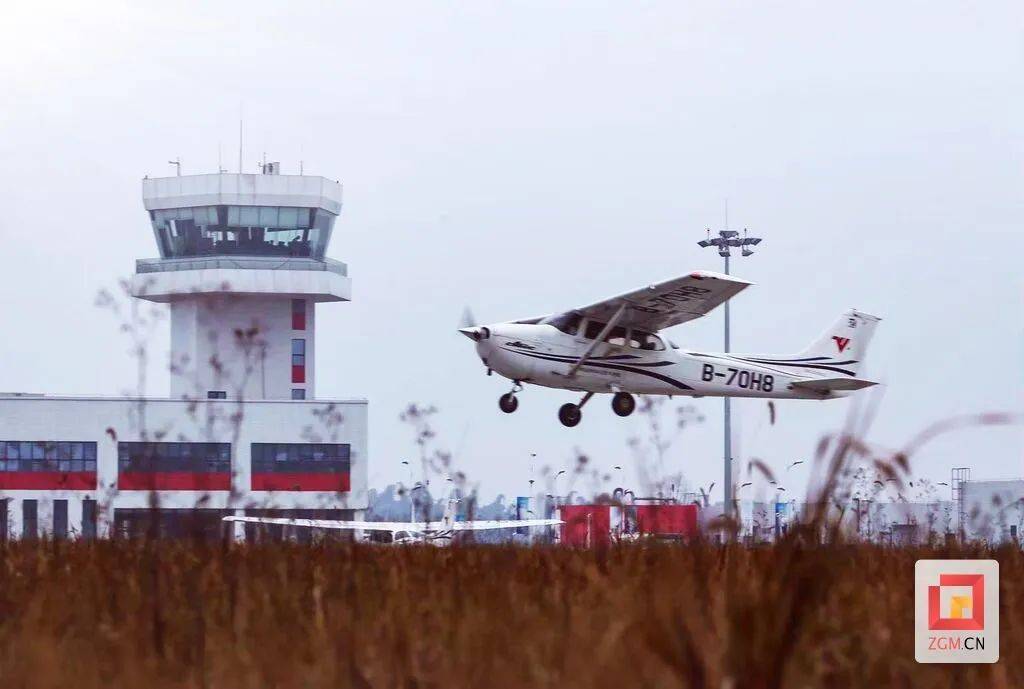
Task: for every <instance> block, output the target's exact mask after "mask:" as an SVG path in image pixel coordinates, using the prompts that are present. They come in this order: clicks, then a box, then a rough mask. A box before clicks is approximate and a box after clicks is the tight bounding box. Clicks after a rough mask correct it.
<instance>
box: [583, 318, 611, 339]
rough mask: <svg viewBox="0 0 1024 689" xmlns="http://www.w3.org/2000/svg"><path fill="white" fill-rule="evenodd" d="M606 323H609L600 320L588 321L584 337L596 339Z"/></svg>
mask: <svg viewBox="0 0 1024 689" xmlns="http://www.w3.org/2000/svg"><path fill="white" fill-rule="evenodd" d="M605 325H607V324H606V323H601V322H599V321H587V330H586V332H585V333H584V334H583V337H585V338H587V339H588V340H593V339H596V338H597V336H598V335H600V334H601V331H602V330H604V326H605Z"/></svg>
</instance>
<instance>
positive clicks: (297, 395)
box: [292, 388, 306, 400]
mask: <svg viewBox="0 0 1024 689" xmlns="http://www.w3.org/2000/svg"><path fill="white" fill-rule="evenodd" d="M292 399H293V400H304V399H306V391H305V390H303V389H302V388H292Z"/></svg>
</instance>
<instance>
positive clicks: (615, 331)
mask: <svg viewBox="0 0 1024 689" xmlns="http://www.w3.org/2000/svg"><path fill="white" fill-rule="evenodd" d="M604 341H605V342H607V343H608V344H610V345H616V346H617V347H625V346H626V329H625V328H623V327H622V326H615V327H614V328H612V331H611V332H610V333H608V336H607V337H605V338H604Z"/></svg>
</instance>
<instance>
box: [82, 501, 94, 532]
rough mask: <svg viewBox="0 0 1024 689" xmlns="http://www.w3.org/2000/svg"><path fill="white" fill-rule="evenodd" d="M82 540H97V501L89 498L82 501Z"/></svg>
mask: <svg viewBox="0 0 1024 689" xmlns="http://www.w3.org/2000/svg"><path fill="white" fill-rule="evenodd" d="M82 538H84V539H86V540H92V539H94V538H96V501H95V500H91V499H89V498H86V499H85V500H83V501H82Z"/></svg>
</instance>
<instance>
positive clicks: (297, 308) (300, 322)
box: [292, 299, 306, 330]
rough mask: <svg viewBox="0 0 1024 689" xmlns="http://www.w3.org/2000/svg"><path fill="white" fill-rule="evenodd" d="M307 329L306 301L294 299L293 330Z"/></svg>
mask: <svg viewBox="0 0 1024 689" xmlns="http://www.w3.org/2000/svg"><path fill="white" fill-rule="evenodd" d="M305 329H306V300H305V299H292V330H305Z"/></svg>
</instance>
